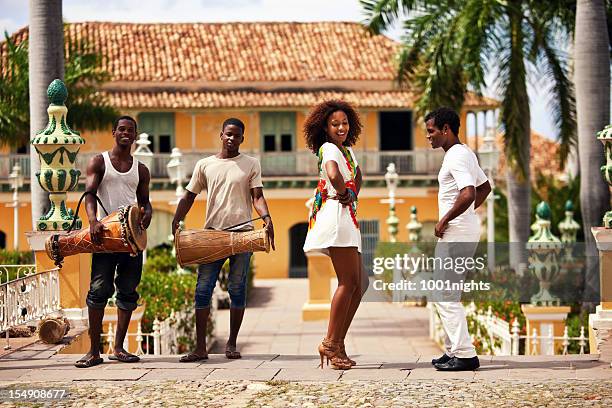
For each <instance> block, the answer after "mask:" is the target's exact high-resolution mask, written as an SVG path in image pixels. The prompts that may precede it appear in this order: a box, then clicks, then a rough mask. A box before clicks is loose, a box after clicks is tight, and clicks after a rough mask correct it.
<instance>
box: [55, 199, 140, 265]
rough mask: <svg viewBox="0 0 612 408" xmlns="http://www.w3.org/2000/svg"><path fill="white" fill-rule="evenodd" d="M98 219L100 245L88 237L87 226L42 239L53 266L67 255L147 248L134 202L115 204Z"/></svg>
mask: <svg viewBox="0 0 612 408" xmlns="http://www.w3.org/2000/svg"><path fill="white" fill-rule="evenodd" d="M100 222H101V223H102V224H103V225H104V230H103V232H102V240H101V243H100V244H95V243H94V242H93V241H92V240H91V235H90V232H89V227H87V228H83V229H81V230H79V231H75V232H71V233H68V234H65V235H60V234H53V235H51V236H50V237H49V238H47V241H46V242H45V249H46V251H47V255H48V256H49V258H51V259H53V260H54V261H55V264H56V265H57V266H61V263H62V261H63V259H64V258H65V257H67V256H70V255H76V254H83V253H94V252H129V253H131V254H132V255H134V256H135V255H136V254H138V252H140V251H143V250H144V249H145V248H146V247H147V231H146V230H144V229H142V227H141V226H140V210H139V209H138V206H137V205H127V206H122V207H119V209H118V210H117V211H115V212H112V213H110V214H109V215H107V216H106V217H104V218H102V219H101V220H100Z"/></svg>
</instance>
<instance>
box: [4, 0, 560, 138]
mask: <svg viewBox="0 0 612 408" xmlns="http://www.w3.org/2000/svg"><path fill="white" fill-rule="evenodd" d="M28 4H29V1H27V0H0V33H4V31H5V30H6V31H8V33H9V34H10V33H13V32H15V31H17V30H18V29H20V28H22V27H24V26H26V25H27V24H28V18H29V13H28V7H29V5H28ZM63 15H64V20H65V21H66V22H80V21H122V22H151V23H154V22H167V23H170V22H226V21H363V15H362V11H361V7H360V5H359V1H358V0H308V1H304V0H144V1H137V0H64V1H63ZM401 34H402V31H401V29H400V27H399V25H396V26H395V27H394V28H392V29H391V30H389V31H387V32H386V33H385V35H387V36H388V37H391V38H393V39H395V40H400V38H401ZM492 79H493V75H490V76H489V78H487V80H488V82H491V80H492ZM547 88H548V86H547V84H546V83H542V82H541V81H540V82H538V81H537V80H536V79H534V78H531V80H530V83H529V85H528V91H529V98H530V108H531V127H532V129H533V130H535V131H536V132H538V133H540V134H543V135H544V136H546V137H549V138H555V137H556V136H557V130H556V128H555V126H554V125H553V123H552V120H551V119H550V118H551V115H550V113H549V111H548V109H547V102H548V95H546V93H545V91H543V90H544V89H547ZM483 93H484V94H485V95H486V96H490V97H494V98H498V99H499V95H498V94H497V92H496V90H495V89H494V87H493V86H488V87H487V88H486V89H485V90H483ZM481 122H482V121H481ZM466 126H467V128H468V134H473V132H474V129H473V123H472V121H468V123H467V124H466ZM481 126H483V125H481ZM481 126H479V127H481ZM483 130H484V129H483V128H482V127H481V129H480V131H479V134H483Z"/></svg>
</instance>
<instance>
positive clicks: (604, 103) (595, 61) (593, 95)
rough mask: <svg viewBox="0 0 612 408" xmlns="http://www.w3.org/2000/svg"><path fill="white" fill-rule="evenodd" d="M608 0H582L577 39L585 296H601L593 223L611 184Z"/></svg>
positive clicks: (587, 298)
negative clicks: (605, 139) (606, 173)
mask: <svg viewBox="0 0 612 408" xmlns="http://www.w3.org/2000/svg"><path fill="white" fill-rule="evenodd" d="M607 33H608V31H607V22H606V9H605V6H604V1H603V0H578V2H577V5H576V33H575V43H574V60H575V63H574V67H575V68H574V83H575V86H576V114H577V122H578V153H579V157H580V207H581V210H582V225H583V228H584V237H585V243H586V246H587V255H589V256H588V257H587V271H586V273H587V275H586V277H585V281H586V285H587V287H586V288H585V290H586V293H585V299H584V300H585V301H587V302H593V301H597V300H598V293H599V271H598V267H597V248H596V245H595V239H594V238H593V234H591V227H594V226H599V225H601V224H602V217H603V215H604V213H605V212H606V211H607V210H608V209H609V208H610V190H609V187H608V184H607V183H606V182H605V181H604V179H603V177H602V174H601V172H600V167H601V165H602V164H603V163H604V151H603V146H602V144H601V142H599V141H597V139H596V133H597V132H598V131H600V130H601V129H603V128H604V126H606V125H607V124H608V123H609V122H610V55H609V54H608V36H607Z"/></svg>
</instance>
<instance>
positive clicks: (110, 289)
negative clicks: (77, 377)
mask: <svg viewBox="0 0 612 408" xmlns="http://www.w3.org/2000/svg"><path fill="white" fill-rule="evenodd" d="M113 137H114V138H115V146H113V148H112V150H111V151H109V152H104V153H102V154H98V155H96V156H94V157H92V158H91V160H90V161H89V163H88V165H87V183H86V191H88V192H92V193H94V194H96V195H97V196H98V198H99V199H100V202H101V203H102V205H103V206H104V208H105V209H106V211H108V212H109V213H111V212H113V211H116V210H117V209H118V208H119V207H120V206H125V205H131V204H136V203H138V206H139V207H140V211H141V227H142V228H144V229H146V228H148V226H149V223H150V222H151V213H152V208H151V203H150V202H149V180H150V175H149V170H148V169H147V167H146V166H145V165H144V164H142V163H140V162H138V161H137V160H136V159H134V158H133V157H132V155H131V148H132V144H133V143H134V140H136V121H135V120H134V119H133V118H131V117H129V116H121V117H120V118H119V119H117V120H116V121H115V123H114V125H113ZM85 200H86V201H85V202H86V209H87V216H88V218H89V229H90V234H91V239H92V241H93V242H94V243H96V244H99V243H101V239H102V234H103V230H104V225H103V224H101V223H100V222H99V221H98V219H99V218H101V216H102V215H103V212H102V210H101V209H100V208H98V205H97V202H96V198H95V196H94V195H91V194H89V195H87V196H86V199H85ZM141 272H142V252H141V253H139V254H138V255H137V256H131V255H130V254H129V253H125V252H121V253H118V252H115V253H94V254H93V255H92V259H91V283H90V287H89V293H88V294H87V309H88V312H89V337H90V340H91V346H90V350H89V352H88V353H87V354H86V355H85V356H84V357H82V358H81V359H80V360H78V361H77V362H76V363H75V366H77V367H79V368H86V367H93V366H95V365H98V364H101V363H102V361H103V360H102V358H100V333H101V331H102V319H103V317H104V308H105V307H106V304H107V301H108V299H109V298H110V297H111V296H112V295H113V293H114V292H115V288H116V289H117V332H116V333H115V352H114V355H113V356H110V357H109V359H112V360H118V361H121V362H128V363H131V362H136V361H138V360H139V358H138V357H137V356H135V355H133V354H130V353H128V352H127V351H126V350H125V349H124V348H123V341H124V339H125V335H126V332H127V329H128V325H129V323H130V318H131V316H132V311H133V310H134V309H136V306H137V304H136V302H137V301H138V293H137V292H136V287H137V286H138V284H139V283H140V276H141Z"/></svg>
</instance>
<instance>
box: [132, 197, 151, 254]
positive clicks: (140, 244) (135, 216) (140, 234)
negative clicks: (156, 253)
mask: <svg viewBox="0 0 612 408" xmlns="http://www.w3.org/2000/svg"><path fill="white" fill-rule="evenodd" d="M128 228H129V229H130V232H131V233H132V238H133V243H134V245H136V247H137V248H138V250H139V251H144V250H145V249H146V247H147V231H146V230H144V229H142V227H141V226H140V209H139V208H138V206H136V205H132V206H130V212H129V214H128Z"/></svg>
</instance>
